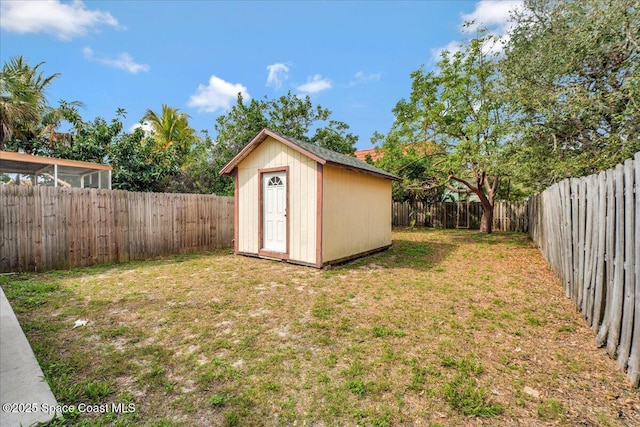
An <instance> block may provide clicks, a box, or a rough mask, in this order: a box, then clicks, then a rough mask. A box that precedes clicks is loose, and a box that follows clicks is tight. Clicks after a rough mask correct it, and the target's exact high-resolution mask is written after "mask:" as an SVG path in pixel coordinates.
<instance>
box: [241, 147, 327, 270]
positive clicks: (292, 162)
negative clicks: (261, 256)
mask: <svg viewBox="0 0 640 427" xmlns="http://www.w3.org/2000/svg"><path fill="white" fill-rule="evenodd" d="M281 166H289V185H288V188H289V194H288V197H289V211H288V212H287V216H288V219H289V230H288V238H289V259H291V260H294V261H301V262H306V263H315V262H316V260H315V255H316V252H315V251H316V179H315V177H316V162H315V161H314V160H312V159H309V158H308V157H306V156H304V155H302V154H300V153H298V152H297V151H295V150H292V149H291V148H289V147H287V146H286V145H284V144H282V143H280V142H278V141H276V140H274V139H273V138H271V137H269V138H267V139H266V140H265V141H264V142H262V143H261V144H260V145H259V146H258V147H257V148H256V149H255V150H254V151H253V152H252V153H251V154H249V155H248V156H247V158H245V159H244V160H243V161H242V162H240V164H239V165H238V183H239V197H238V204H239V206H238V216H239V218H238V228H239V230H238V232H239V233H238V240H239V242H238V251H239V252H246V253H253V254H257V253H258V249H259V248H258V216H259V215H258V209H259V208H260V202H259V200H258V185H259V173H258V170H259V169H267V168H275V167H281Z"/></svg>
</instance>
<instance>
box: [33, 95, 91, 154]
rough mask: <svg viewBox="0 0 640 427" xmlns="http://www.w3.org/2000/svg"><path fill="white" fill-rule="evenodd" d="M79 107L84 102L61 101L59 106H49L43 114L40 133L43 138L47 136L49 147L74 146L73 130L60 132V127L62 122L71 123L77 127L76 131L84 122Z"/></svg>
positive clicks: (82, 105)
mask: <svg viewBox="0 0 640 427" xmlns="http://www.w3.org/2000/svg"><path fill="white" fill-rule="evenodd" d="M79 107H84V104H83V103H82V102H79V101H73V102H67V101H60V104H59V106H58V108H48V109H47V111H46V112H45V113H44V115H43V116H42V120H41V125H42V128H41V130H40V134H39V135H38V136H39V137H41V138H45V139H46V142H47V143H48V144H49V148H51V149H53V148H54V147H56V146H58V145H61V144H62V145H69V146H73V132H58V131H57V130H58V128H59V127H60V125H61V124H62V122H65V121H66V122H68V123H71V124H72V125H73V126H75V127H76V131H77V130H78V129H80V128H78V126H81V124H82V117H81V116H80V113H79V112H78V108H79Z"/></svg>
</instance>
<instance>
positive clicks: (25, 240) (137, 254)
mask: <svg viewBox="0 0 640 427" xmlns="http://www.w3.org/2000/svg"><path fill="white" fill-rule="evenodd" d="M172 205H175V206H178V208H177V209H172V208H171V206H172ZM220 211H224V212H220ZM203 212H207V214H204V213H203ZM174 214H175V216H174ZM216 220H218V221H220V223H218V224H215V225H212V224H211V222H214V221H216ZM216 229H217V230H218V231H217V232H216V233H214V234H213V235H210V234H211V230H214V231H215V230H216ZM176 237H177V238H176ZM232 239H233V197H219V196H216V195H195V194H185V195H179V194H165V193H155V194H151V193H133V192H127V191H122V190H114V191H112V190H97V189H81V188H73V189H65V188H53V187H30V186H29V187H27V186H7V185H3V186H0V272H9V271H34V270H35V271H44V270H50V269H55V268H69V267H75V266H83V265H90V264H96V263H111V262H123V261H129V260H131V259H145V258H149V257H152V256H156V255H163V254H168V253H178V252H187V251H197V250H212V249H215V248H220V247H230V246H231V245H232Z"/></svg>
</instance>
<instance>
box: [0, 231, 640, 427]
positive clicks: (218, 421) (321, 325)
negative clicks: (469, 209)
mask: <svg viewBox="0 0 640 427" xmlns="http://www.w3.org/2000/svg"><path fill="white" fill-rule="evenodd" d="M393 243H394V245H393V248H392V249H390V250H388V251H385V252H382V253H379V254H375V255H372V256H369V257H366V258H362V259H359V260H355V261H353V262H351V263H348V264H344V265H340V266H335V267H333V268H331V269H327V270H315V269H311V268H307V267H299V266H295V265H290V264H285V263H279V262H273V261H266V260H259V259H254V258H246V257H241V256H234V255H229V254H228V253H227V252H226V251H219V252H213V253H211V254H208V255H190V256H180V257H179V258H180V261H181V262H173V258H171V257H169V258H165V259H157V260H152V261H148V262H135V263H128V264H123V265H118V266H106V267H92V268H89V269H77V270H73V271H69V272H55V273H50V274H35V275H21V276H19V277H12V276H8V277H2V279H0V280H2V286H3V289H5V292H6V294H7V296H8V297H9V300H10V301H11V302H12V304H13V305H14V308H16V313H18V315H19V318H20V321H21V324H22V325H23V327H24V328H25V331H26V333H27V336H28V338H29V339H30V342H31V344H32V346H33V347H34V351H35V352H36V355H37V357H38V358H39V360H40V363H41V364H42V365H43V370H44V371H45V374H46V375H47V376H48V377H49V378H48V379H49V382H50V383H52V387H53V388H54V394H56V396H57V397H58V399H59V400H60V401H61V403H64V404H74V405H77V404H79V403H81V402H83V401H87V402H88V401H96V400H101V402H102V403H118V402H120V401H127V402H133V403H135V405H136V412H135V414H133V415H131V414H109V417H107V416H103V415H100V414H79V415H77V417H78V418H76V419H74V420H69V421H68V422H67V425H74V423H76V424H81V423H83V422H86V421H87V420H93V421H92V422H93V423H95V424H102V425H148V426H152V425H175V426H182V425H184V426H188V425H293V424H297V425H304V424H307V425H417V426H419V425H425V426H429V425H465V424H471V425H475V424H480V423H482V424H485V425H546V424H548V423H559V424H566V425H576V424H584V425H621V426H624V425H638V424H640V415H639V413H640V403H639V402H640V400H639V398H638V392H637V390H635V391H634V390H631V389H630V388H629V386H628V384H627V383H626V381H625V379H624V376H623V375H622V374H621V373H619V372H618V371H616V369H615V362H614V361H613V360H611V359H609V358H608V356H607V355H606V353H605V352H603V351H601V350H599V349H597V348H596V346H595V344H594V336H593V332H592V331H591V330H590V329H589V328H588V327H587V326H586V325H585V323H584V322H583V321H582V319H581V317H580V315H579V314H578V313H577V312H576V310H575V308H574V307H573V305H572V303H571V302H570V301H569V300H568V299H567V298H566V297H565V296H564V292H563V290H562V287H561V285H560V283H559V281H558V280H557V279H556V278H555V277H554V276H553V274H552V273H551V272H550V270H549V269H548V268H547V266H546V264H545V263H544V261H543V260H542V258H541V257H540V255H539V253H538V251H537V250H536V248H535V247H534V246H533V245H532V244H531V243H530V241H529V240H528V238H527V237H526V236H525V235H521V234H513V233H507V234H501V233H496V234H493V235H490V236H486V235H481V234H479V233H477V232H473V231H450V230H446V231H436V230H419V229H418V230H416V229H414V230H395V231H394V233H393ZM80 318H82V319H87V320H89V322H88V323H87V324H86V325H85V326H83V327H82V328H76V329H71V328H70V327H69V325H73V322H74V321H75V320H77V319H80ZM56 367H64V370H61V369H60V368H56ZM63 376H64V377H63ZM90 385H91V386H90ZM64 388H66V389H67V390H70V389H73V390H76V391H75V392H74V393H68V392H64V391H63V389H64ZM530 389H532V390H535V391H536V392H537V393H539V394H538V396H537V397H536V396H535V395H532V394H531V393H527V392H525V390H530ZM83 420H84V421H83Z"/></svg>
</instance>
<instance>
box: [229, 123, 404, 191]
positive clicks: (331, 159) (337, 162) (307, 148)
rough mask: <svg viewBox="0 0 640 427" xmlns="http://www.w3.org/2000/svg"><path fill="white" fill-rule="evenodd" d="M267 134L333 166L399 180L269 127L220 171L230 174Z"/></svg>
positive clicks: (356, 160)
mask: <svg viewBox="0 0 640 427" xmlns="http://www.w3.org/2000/svg"><path fill="white" fill-rule="evenodd" d="M267 136H271V137H272V138H274V139H276V140H278V141H280V142H282V143H283V144H285V145H288V146H290V147H291V148H293V149H296V150H297V151H299V152H301V153H302V154H305V155H306V156H308V157H311V158H313V159H314V160H316V161H318V162H320V163H322V164H326V163H328V164H331V165H334V166H338V167H343V168H346V169H352V170H356V171H359V172H363V173H368V174H372V175H376V176H380V177H382V178H386V179H391V180H394V181H400V178H398V177H397V176H395V175H393V174H391V173H389V172H387V171H385V170H382V169H380V168H377V167H375V166H371V165H370V164H369V163H366V162H363V161H361V160H358V159H356V158H355V157H352V156H347V155H344V154H340V153H337V152H335V151H332V150H329V149H326V148H324V147H319V146H317V145H313V144H310V143H308V142H303V141H299V140H297V139H295V138H291V137H288V136H285V135H282V134H280V133H278V132H274V131H271V130H269V129H263V130H261V131H260V132H259V133H258V135H256V136H255V137H254V138H253V139H252V140H251V142H249V143H248V144H247V145H246V146H245V147H244V148H243V149H242V150H241V151H240V153H238V155H236V156H235V157H234V158H233V159H231V161H230V162H229V163H227V164H226V165H225V167H224V168H222V170H221V171H220V173H221V174H225V175H228V174H230V173H231V172H232V171H233V169H234V168H235V167H236V166H237V164H238V163H240V161H242V160H243V159H244V158H245V157H246V156H248V155H249V153H250V152H251V151H253V150H254V149H255V147H257V146H258V145H259V144H260V143H261V142H262V141H264V140H265V139H266V138H267Z"/></svg>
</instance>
